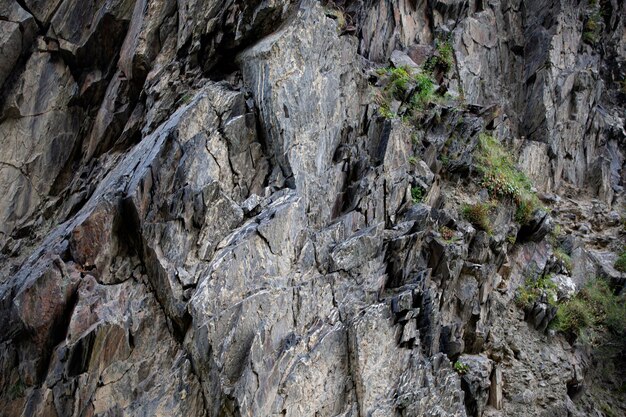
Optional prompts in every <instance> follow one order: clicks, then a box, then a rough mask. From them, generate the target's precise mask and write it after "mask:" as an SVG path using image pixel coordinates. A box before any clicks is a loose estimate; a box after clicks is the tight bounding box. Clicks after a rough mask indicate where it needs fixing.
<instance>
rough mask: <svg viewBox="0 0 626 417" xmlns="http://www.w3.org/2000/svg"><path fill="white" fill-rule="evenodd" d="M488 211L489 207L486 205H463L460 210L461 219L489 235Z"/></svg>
mask: <svg viewBox="0 0 626 417" xmlns="http://www.w3.org/2000/svg"><path fill="white" fill-rule="evenodd" d="M490 211H491V205H490V204H488V203H476V204H465V205H464V206H463V208H462V213H463V217H464V218H465V219H466V220H467V221H468V222H470V223H471V224H472V225H474V226H475V227H477V228H478V229H480V230H484V231H485V232H487V233H491V224H490V222H489V212H490Z"/></svg>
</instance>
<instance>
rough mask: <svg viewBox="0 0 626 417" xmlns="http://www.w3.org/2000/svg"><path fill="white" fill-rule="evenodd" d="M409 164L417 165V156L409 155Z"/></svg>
mask: <svg viewBox="0 0 626 417" xmlns="http://www.w3.org/2000/svg"><path fill="white" fill-rule="evenodd" d="M409 164H411V165H414V166H415V165H417V158H416V157H414V156H409Z"/></svg>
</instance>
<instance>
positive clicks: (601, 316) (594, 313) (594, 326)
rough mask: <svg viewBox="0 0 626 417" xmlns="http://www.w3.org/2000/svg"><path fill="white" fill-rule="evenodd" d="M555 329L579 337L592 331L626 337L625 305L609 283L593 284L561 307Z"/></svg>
mask: <svg viewBox="0 0 626 417" xmlns="http://www.w3.org/2000/svg"><path fill="white" fill-rule="evenodd" d="M553 327H554V328H555V329H556V330H558V331H560V332H562V333H565V334H567V335H570V336H574V337H578V336H581V335H582V334H583V333H585V332H586V331H589V330H593V331H596V332H597V331H605V332H610V333H612V334H614V335H620V336H623V335H626V302H625V299H624V296H623V295H622V296H619V295H615V294H614V293H613V290H612V289H611V287H610V285H609V283H608V281H606V280H605V279H602V278H596V279H594V280H592V281H590V282H589V283H588V284H587V285H586V286H585V288H583V289H582V290H581V291H580V292H579V293H578V294H577V295H576V297H575V298H573V299H572V300H570V301H568V302H566V303H563V304H561V305H559V307H558V310H557V314H556V319H555V320H554V324H553Z"/></svg>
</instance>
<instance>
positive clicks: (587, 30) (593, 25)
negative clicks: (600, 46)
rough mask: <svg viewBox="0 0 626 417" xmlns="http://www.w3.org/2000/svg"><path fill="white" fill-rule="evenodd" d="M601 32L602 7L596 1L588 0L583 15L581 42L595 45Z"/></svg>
mask: <svg viewBox="0 0 626 417" xmlns="http://www.w3.org/2000/svg"><path fill="white" fill-rule="evenodd" d="M601 33H602V9H601V7H600V5H599V4H598V2H595V1H590V2H589V4H588V6H587V8H586V9H585V13H584V16H583V36H582V37H583V42H586V43H588V44H590V45H595V44H596V43H598V40H599V39H600V35H601Z"/></svg>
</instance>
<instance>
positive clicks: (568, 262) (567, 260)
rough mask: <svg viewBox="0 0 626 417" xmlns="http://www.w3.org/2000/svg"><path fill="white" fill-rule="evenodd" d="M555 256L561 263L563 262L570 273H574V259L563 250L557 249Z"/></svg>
mask: <svg viewBox="0 0 626 417" xmlns="http://www.w3.org/2000/svg"><path fill="white" fill-rule="evenodd" d="M554 256H555V258H556V259H557V260H558V261H559V262H561V264H562V265H563V266H564V267H565V269H567V270H568V271H570V272H571V271H572V258H571V257H570V256H569V255H568V254H567V253H565V251H564V250H563V249H561V248H556V249H555V250H554Z"/></svg>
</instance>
